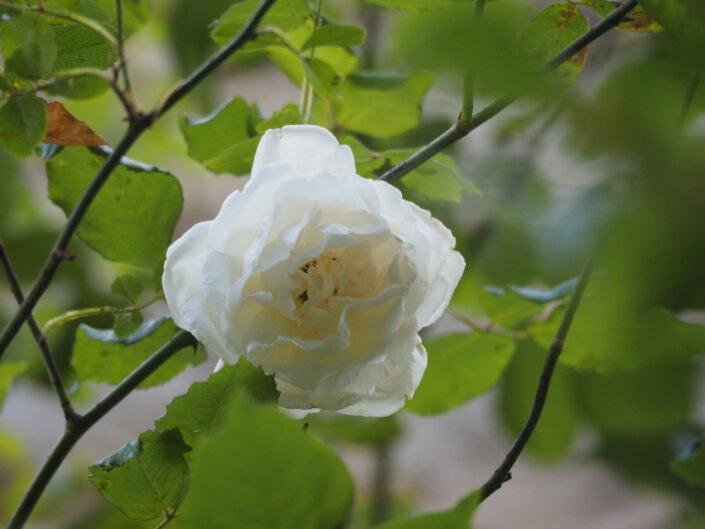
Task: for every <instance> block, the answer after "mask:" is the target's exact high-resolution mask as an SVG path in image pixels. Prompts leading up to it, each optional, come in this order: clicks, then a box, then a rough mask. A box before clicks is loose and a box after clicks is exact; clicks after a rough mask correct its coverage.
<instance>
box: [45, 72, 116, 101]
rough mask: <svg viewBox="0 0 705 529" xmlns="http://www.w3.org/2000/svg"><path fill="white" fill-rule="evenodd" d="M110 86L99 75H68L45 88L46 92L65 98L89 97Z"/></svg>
mask: <svg viewBox="0 0 705 529" xmlns="http://www.w3.org/2000/svg"><path fill="white" fill-rule="evenodd" d="M108 88H110V84H109V83H108V82H107V81H106V80H105V79H103V78H101V77H96V76H93V75H82V76H78V77H70V78H68V79H65V80H63V81H59V82H57V83H56V84H52V85H51V86H50V87H47V88H46V89H45V92H47V93H48V94H55V95H58V96H61V97H65V98H67V99H91V98H93V97H96V96H99V95H100V94H102V93H103V92H105V91H106V90H107V89H108Z"/></svg>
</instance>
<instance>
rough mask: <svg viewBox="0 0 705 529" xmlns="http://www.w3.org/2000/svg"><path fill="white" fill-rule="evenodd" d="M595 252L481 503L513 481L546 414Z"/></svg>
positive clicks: (579, 281) (487, 483) (572, 297)
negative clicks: (516, 431) (517, 429)
mask: <svg viewBox="0 0 705 529" xmlns="http://www.w3.org/2000/svg"><path fill="white" fill-rule="evenodd" d="M595 253H596V251H595V250H593V251H592V253H591V254H590V257H589V258H588V262H587V264H586V265H585V268H584V269H583V272H582V274H580V279H578V284H577V285H576V287H575V290H574V291H573V294H572V295H571V297H570V301H569V302H568V306H567V307H566V311H565V314H563V319H562V320H561V324H560V326H559V327H558V331H556V335H555V337H554V339H553V342H552V343H551V347H550V348H549V350H548V355H547V356H546V361H545V363H544V365H543V371H542V372H541V377H540V378H539V383H538V387H537V389H536V396H535V397H534V404H533V407H532V408H531V412H530V413H529V417H528V418H527V419H526V423H525V424H524V427H523V428H522V429H521V432H520V433H519V435H518V436H517V438H516V440H515V441H514V444H513V445H512V447H511V449H510V450H509V452H508V453H507V455H506V456H505V458H504V460H503V461H502V463H501V464H500V465H499V466H498V467H497V469H496V470H495V471H494V472H493V473H492V476H491V477H490V479H488V480H487V481H486V482H485V484H484V485H482V488H481V489H480V490H481V491H482V496H481V501H483V500H485V499H486V498H487V497H488V496H490V495H491V494H492V493H493V492H495V491H496V490H498V489H499V488H500V487H501V486H502V484H503V483H504V482H506V481H508V480H509V479H510V478H511V473H510V472H511V470H512V467H513V466H514V463H515V462H516V460H517V459H518V457H519V455H520V454H521V452H522V450H523V449H524V447H525V446H526V443H527V442H528V441H529V438H530V437H531V434H532V433H533V432H534V429H535V428H536V425H537V424H538V422H539V419H540V418H541V413H542V412H543V407H544V405H545V404H546V397H547V396H548V390H549V387H550V385H551V377H552V376H553V370H554V369H555V367H556V362H558V357H559V356H560V354H561V352H562V351H563V345H564V343H565V340H566V337H567V336H568V331H569V330H570V326H571V324H572V323H573V318H574V317H575V312H576V311H577V310H578V305H580V301H581V299H582V297H583V293H584V292H585V287H586V286H587V284H588V281H589V279H590V274H591V272H592V265H593V261H594V258H595Z"/></svg>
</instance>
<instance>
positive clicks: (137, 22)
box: [60, 0, 152, 38]
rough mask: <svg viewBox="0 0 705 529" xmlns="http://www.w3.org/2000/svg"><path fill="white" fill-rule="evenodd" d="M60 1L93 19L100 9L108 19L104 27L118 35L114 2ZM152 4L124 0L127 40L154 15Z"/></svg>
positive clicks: (146, 0)
mask: <svg viewBox="0 0 705 529" xmlns="http://www.w3.org/2000/svg"><path fill="white" fill-rule="evenodd" d="M60 1H61V2H62V3H64V4H66V5H67V7H69V9H72V10H77V11H79V12H83V14H84V15H86V16H89V17H91V18H96V17H97V16H98V10H99V9H100V13H104V14H105V15H102V17H105V16H107V17H108V18H107V20H105V23H104V24H103V25H104V26H105V27H107V28H108V29H109V30H110V31H111V32H112V33H113V34H114V35H117V15H116V11H115V1H114V0H92V2H84V1H82V0H60ZM150 3H151V2H149V0H122V22H123V32H124V34H125V37H126V38H127V37H129V36H130V35H132V34H133V33H134V32H135V31H137V30H138V29H139V28H141V27H142V26H143V25H144V24H145V22H147V20H149V18H150V16H151V14H152V9H151V7H150ZM91 4H92V5H91ZM89 13H95V15H91V14H89ZM98 20H99V21H101V22H102V21H103V20H100V19H98Z"/></svg>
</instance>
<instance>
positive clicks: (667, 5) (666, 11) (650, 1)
mask: <svg viewBox="0 0 705 529" xmlns="http://www.w3.org/2000/svg"><path fill="white" fill-rule="evenodd" d="M639 3H640V4H641V6H642V7H643V8H644V9H645V10H646V12H647V13H648V14H649V15H650V16H652V17H653V18H654V19H656V21H658V22H659V23H660V24H661V25H662V26H663V27H664V29H665V30H666V31H668V32H669V33H671V34H672V35H673V36H674V37H675V38H676V39H678V41H680V42H681V43H682V44H683V45H684V46H686V47H688V48H689V52H690V53H692V54H693V55H692V57H689V58H691V59H696V58H697V60H700V61H701V62H702V61H703V60H705V4H704V3H703V2H702V1H701V0H640V2H639Z"/></svg>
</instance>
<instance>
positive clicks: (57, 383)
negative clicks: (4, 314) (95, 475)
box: [0, 242, 78, 426]
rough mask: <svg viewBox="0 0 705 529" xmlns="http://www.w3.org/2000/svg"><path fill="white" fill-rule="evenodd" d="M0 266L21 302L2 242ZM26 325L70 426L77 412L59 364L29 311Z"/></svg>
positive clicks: (22, 296) (20, 294) (18, 283)
mask: <svg viewBox="0 0 705 529" xmlns="http://www.w3.org/2000/svg"><path fill="white" fill-rule="evenodd" d="M0 266H1V267H2V269H3V271H4V272H5V278H6V279H7V283H8V285H9V286H10V290H11V291H12V295H13V296H15V299H16V300H17V303H18V304H19V303H22V300H23V299H24V294H23V293H22V287H21V286H20V282H19V280H18V279H17V275H16V274H15V271H14V270H13V268H12V264H11V263H10V258H9V256H8V255H7V251H5V246H4V245H3V244H2V242H0ZM27 326H28V327H29V330H30V332H31V333H32V336H33V337H34V341H36V342H37V346H38V347H39V351H40V353H41V355H42V359H43V360H44V365H45V366H46V369H47V374H48V375H49V380H50V382H51V386H52V387H53V388H54V391H55V392H56V396H57V397H58V398H59V403H60V404H61V409H62V410H63V412H64V418H65V419H66V425H67V426H70V425H72V424H73V423H74V422H75V421H76V419H78V414H77V413H76V411H75V410H74V409H73V405H72V404H71V399H69V396H68V394H67V393H66V388H65V386H64V381H63V380H62V378H61V372H60V371H59V366H57V365H56V360H55V359H54V355H53V354H52V352H51V349H50V348H49V343H48V342H47V340H46V338H45V337H44V336H42V332H41V331H40V330H39V325H38V324H37V320H35V319H34V316H33V315H32V314H31V313H30V314H29V316H28V317H27Z"/></svg>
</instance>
